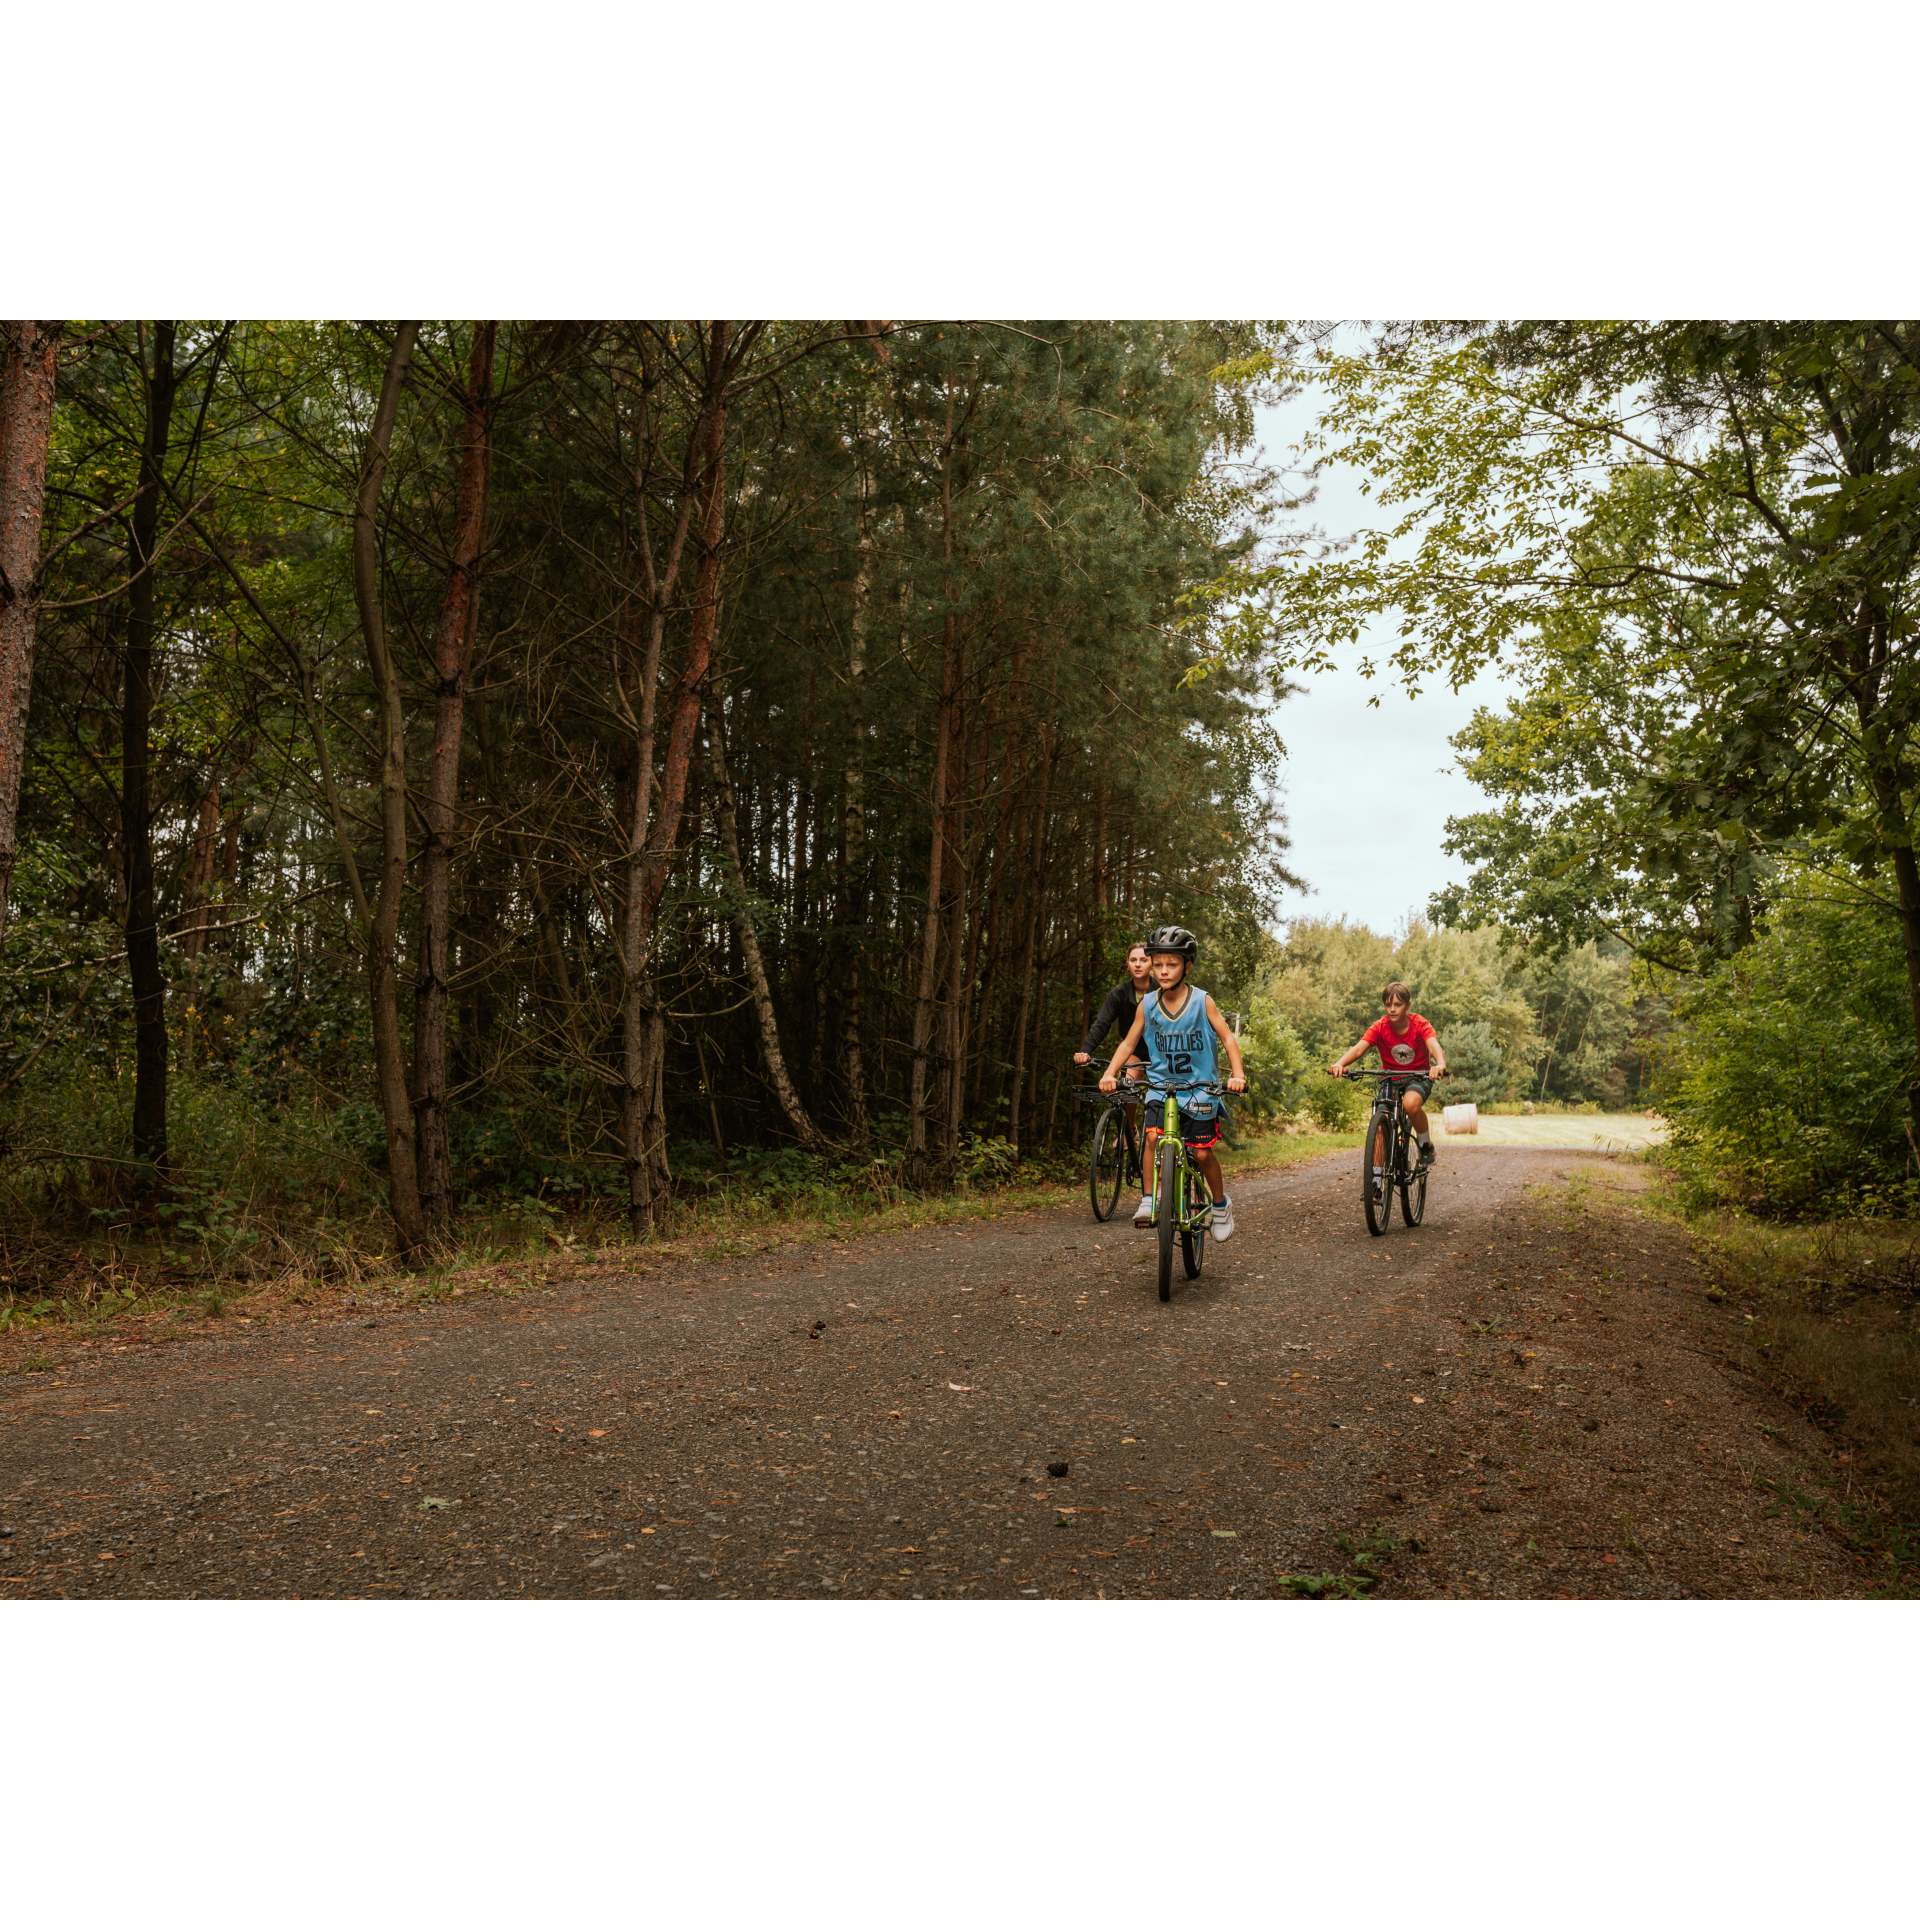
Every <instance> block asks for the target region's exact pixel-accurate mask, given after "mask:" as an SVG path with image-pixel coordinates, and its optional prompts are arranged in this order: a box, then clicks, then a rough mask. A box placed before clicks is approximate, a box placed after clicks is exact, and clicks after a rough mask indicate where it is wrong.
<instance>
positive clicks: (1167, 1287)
mask: <svg viewBox="0 0 1920 1920" xmlns="http://www.w3.org/2000/svg"><path fill="white" fill-rule="evenodd" d="M1157 1159H1158V1162H1159V1164H1158V1165H1157V1166H1156V1167H1155V1169H1154V1202H1153V1207H1154V1220H1153V1224H1154V1226H1155V1228H1156V1229H1157V1230H1158V1233H1159V1239H1160V1298H1161V1299H1162V1300H1171V1299H1172V1298H1173V1222H1174V1216H1175V1215H1176V1214H1177V1213H1178V1212H1179V1210H1180V1200H1181V1184H1182V1182H1181V1171H1180V1142H1179V1141H1178V1140H1176V1139H1174V1137H1173V1136H1172V1135H1171V1134H1166V1133H1163V1134H1162V1135H1161V1136H1160V1152H1159V1154H1158V1156H1157Z"/></svg>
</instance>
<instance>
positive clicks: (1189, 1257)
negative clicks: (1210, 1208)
mask: <svg viewBox="0 0 1920 1920" xmlns="http://www.w3.org/2000/svg"><path fill="white" fill-rule="evenodd" d="M1180 1171H1181V1174H1182V1185H1183V1186H1184V1188H1185V1192H1186V1204H1185V1206H1184V1207H1183V1208H1182V1210H1181V1215H1180V1217H1181V1219H1183V1220H1191V1219H1193V1218H1195V1217H1196V1216H1199V1217H1200V1224H1199V1225H1198V1226H1197V1227H1195V1228H1193V1229H1192V1231H1191V1232H1189V1231H1188V1230H1187V1229H1185V1228H1182V1229H1181V1233H1180V1264H1181V1265H1182V1266H1183V1267H1185V1268H1186V1270H1187V1278H1188V1279H1189V1280H1198V1279H1199V1278H1200V1269H1201V1267H1202V1266H1203V1265H1204V1264H1205V1262H1206V1258H1207V1227H1208V1220H1207V1218H1206V1216H1205V1214H1204V1209H1205V1206H1206V1181H1205V1180H1204V1179H1202V1178H1201V1176H1200V1173H1199V1172H1198V1170H1197V1169H1195V1168H1193V1167H1189V1166H1183V1167H1182V1168H1181V1170H1180Z"/></svg>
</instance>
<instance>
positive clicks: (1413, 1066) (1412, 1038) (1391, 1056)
mask: <svg viewBox="0 0 1920 1920" xmlns="http://www.w3.org/2000/svg"><path fill="white" fill-rule="evenodd" d="M1433 1037H1434V1036H1433V1028H1432V1027H1431V1026H1430V1025H1428V1023H1427V1022H1426V1021H1424V1020H1422V1019H1421V1018H1420V1016H1419V1015H1418V1014H1417V1013H1410V1014H1408V1015H1407V1030H1406V1032H1405V1033H1395V1032H1394V1030H1393V1022H1392V1021H1391V1020H1389V1019H1388V1018H1387V1016H1386V1015H1385V1014H1382V1015H1381V1016H1380V1018H1379V1019H1378V1020H1376V1021H1375V1022H1374V1023H1373V1025H1372V1026H1370V1027H1369V1028H1368V1029H1367V1032H1366V1037H1365V1038H1364V1039H1363V1040H1362V1041H1361V1043H1360V1044H1361V1045H1362V1046H1363V1047H1378V1048H1379V1049H1380V1064H1381V1065H1382V1066H1383V1067H1393V1068H1396V1069H1399V1070H1401V1071H1403V1072H1410V1073H1431V1072H1432V1071H1433V1062H1432V1060H1431V1059H1430V1058H1429V1056H1428V1054H1427V1042H1428V1041H1429V1040H1431V1039H1432V1038H1433Z"/></svg>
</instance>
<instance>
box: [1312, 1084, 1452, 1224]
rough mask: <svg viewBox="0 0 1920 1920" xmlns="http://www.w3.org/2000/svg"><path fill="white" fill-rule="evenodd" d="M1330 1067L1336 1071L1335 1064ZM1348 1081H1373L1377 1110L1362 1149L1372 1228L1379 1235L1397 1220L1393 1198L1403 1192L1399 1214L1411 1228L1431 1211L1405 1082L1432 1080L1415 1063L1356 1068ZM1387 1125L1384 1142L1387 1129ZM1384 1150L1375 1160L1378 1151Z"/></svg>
mask: <svg viewBox="0 0 1920 1920" xmlns="http://www.w3.org/2000/svg"><path fill="white" fill-rule="evenodd" d="M1327 1071H1328V1072H1329V1073H1331V1072H1332V1071H1333V1070H1332V1068H1328V1069H1327ZM1346 1077H1347V1078H1348V1079H1349V1080H1372V1081H1373V1082H1375V1086H1374V1090H1373V1112H1372V1113H1371V1114H1370V1115H1369V1116H1368V1119H1367V1144H1366V1146H1365V1147H1364V1148H1362V1149H1361V1156H1360V1185H1361V1194H1362V1204H1363V1205H1364V1206H1365V1208H1366V1214H1367V1231H1368V1232H1369V1233H1371V1234H1374V1235H1376V1236H1378V1235H1380V1234H1383V1233H1385V1232H1386V1230H1387V1228H1388V1226H1389V1225H1390V1224H1391V1222H1392V1220H1393V1199H1394V1195H1395V1194H1396V1193H1397V1194H1398V1195H1399V1196H1400V1217H1401V1219H1402V1220H1404V1221H1405V1222H1406V1223H1407V1225H1408V1226H1410V1227H1417V1226H1418V1225H1419V1224H1420V1222H1421V1220H1422V1219H1423V1218H1424V1217H1425V1215H1426V1211H1427V1172H1428V1170H1427V1168H1425V1167H1423V1166H1421V1165H1420V1163H1419V1161H1418V1159H1417V1158H1416V1156H1415V1152H1414V1146H1413V1139H1414V1134H1413V1122H1412V1121H1411V1120H1409V1119H1408V1118H1407V1110H1406V1108H1405V1107H1403V1106H1402V1105H1401V1104H1400V1089H1399V1088H1398V1087H1397V1086H1396V1085H1395V1084H1394V1083H1395V1082H1396V1081H1400V1080H1415V1079H1431V1078H1435V1077H1437V1076H1434V1075H1428V1074H1419V1073H1416V1072H1415V1071H1414V1069H1413V1068H1411V1067H1405V1068H1402V1067H1353V1068H1349V1069H1348V1071H1347V1075H1346ZM1383 1127H1384V1128H1385V1129H1386V1139H1385V1142H1384V1145H1383V1143H1382V1140H1381V1132H1380V1130H1381V1129H1382V1128H1383ZM1376 1148H1379V1149H1381V1152H1380V1156H1379V1163H1378V1164H1377V1165H1376V1164H1375V1158H1374V1155H1375V1150H1376Z"/></svg>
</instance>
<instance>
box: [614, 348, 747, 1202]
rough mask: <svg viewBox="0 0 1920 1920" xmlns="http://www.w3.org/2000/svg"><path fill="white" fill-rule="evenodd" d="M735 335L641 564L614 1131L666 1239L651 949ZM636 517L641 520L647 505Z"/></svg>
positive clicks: (712, 365) (693, 697) (716, 501)
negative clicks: (679, 584)
mask: <svg viewBox="0 0 1920 1920" xmlns="http://www.w3.org/2000/svg"><path fill="white" fill-rule="evenodd" d="M729 333H730V327H729V323H728V322H727V321H725V320H716V321H714V322H712V323H711V325H710V326H709V329H708V333H707V342H706V347H707V352H706V375H705V381H704V385H703V390H702V394H701V402H702V404H701V408H700V413H699V417H698V421H697V424H696V426H695V428H694V431H693V432H692V434H691V435H690V436H689V439H688V445H687V457H686V462H685V480H686V484H685V485H684V486H683V489H682V495H681V499H682V505H681V510H680V515H679V519H678V523H677V525H676V527H675V530H674V537H673V540H672V543H671V545H670V548H669V552H668V557H667V565H666V568H665V570H664V571H663V572H662V573H661V574H660V575H658V576H657V577H656V575H655V573H654V568H653V555H652V546H651V542H650V537H649V536H647V535H646V534H645V531H644V529H643V534H642V537H643V550H642V551H643V558H644V561H645V564H646V568H647V581H648V589H649V591H648V596H647V597H648V638H647V647H646V661H645V665H644V667H643V669H642V673H643V680H644V684H643V687H642V691H641V706H640V713H639V717H638V732H639V746H640V764H639V767H638V770H637V775H636V778H635V782H634V799H633V818H632V822H631V827H630V835H629V839H628V853H627V897H626V904H625V920H626V923H625V925H624V926H623V927H622V929H621V962H622V971H623V972H624V974H625V996H624V1000H623V1002H622V1008H621V1043H622V1046H621V1079H622V1085H621V1125H622V1131H623V1135H624V1145H625V1148H626V1163H627V1206H628V1218H629V1220H630V1221H631V1223H632V1226H633V1229H634V1231H635V1232H636V1233H637V1232H640V1231H642V1230H643V1229H644V1228H646V1227H649V1226H654V1227H664V1226H665V1225H666V1224H667V1214H668V1181H669V1179H670V1177H671V1176H670V1169H669V1168H668V1165H667V1132H666V1101H665V1084H664V1075H665V1065H666V1046H667V1018H666V1014H665V1012H664V1011H663V1010H662V1008H661V1006H660V1000H659V994H658V992H657V991H656V990H655V988H654V985H653V977H652V969H651V966H650V964H649V949H650V946H651V943H652V937H653V919H654V914H655V912H656V910H657V909H658V907H659V903H660V896H661V894H662V893H663V892H665V890H666V884H667V870H668V867H669V866H670V864H671V863H672V859H673V853H674V848H675V846H676V844H677V842H678V838H679V833H680V814H681V809H682V808H683V806H684V805H685V801H686V791H687V769H688V766H689V764H690V762H691V760H692V755H693V743H694V736H695V730H696V728H697V727H698V725H699V719H700V707H701V702H702V700H703V699H704V697H705V692H706V679H707V670H708V667H709V666H710V665H711V663H712V658H713V635H714V627H715V624H716V620H717V616H718V612H719V595H720V540H721V536H722V534H723V533H724V532H725V528H726V491H725V488H726V472H725V463H724V460H723V458H722V455H723V453H724V451H725V446H726V421H727V411H726V380H727V371H726V362H727V348H728V339H729ZM696 494H697V497H698V501H699V511H700V559H699V564H698V566H697V568H696V570H695V579H694V606H693V625H692V632H691V634H690V636H689V638H688V642H687V658H686V663H685V665H684V666H683V667H682V669H681V672H680V677H679V679H678V681H677V682H676V683H675V688H674V706H673V715H672V719H671V720H670V722H669V725H668V733H667V757H666V761H665V764H664V765H663V767H662V769H661V775H660V798H659V802H658V805H657V807H656V808H655V809H654V815H653V825H652V828H651V831H649V829H648V826H647V815H648V801H649V796H650V789H651V783H652V772H653V723H654V712H655V700H656V697H657V687H658V681H659V663H660V649H661V643H662V636H663V635H664V633H665V631H666V620H667V610H668V607H669V606H670V605H671V603H672V596H673V588H674V582H675V580H676V579H677V578H678V574H679V567H680V555H681V550H682V544H683V542H684V540H685V538H686V533H687V527H688V515H689V513H690V512H691V511H692V508H693V505H694V501H695V498H696ZM640 504H641V512H642V514H643V515H644V513H645V511H646V502H645V499H644V497H643V498H642V500H641V503H640Z"/></svg>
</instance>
